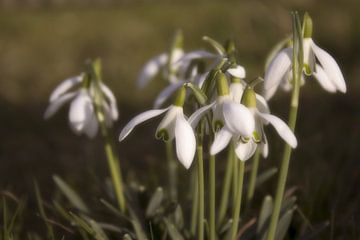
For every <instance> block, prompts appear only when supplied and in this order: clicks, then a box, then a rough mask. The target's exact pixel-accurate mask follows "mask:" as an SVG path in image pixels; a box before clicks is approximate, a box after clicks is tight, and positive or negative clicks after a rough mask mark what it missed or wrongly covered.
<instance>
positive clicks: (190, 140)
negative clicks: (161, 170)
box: [119, 87, 196, 169]
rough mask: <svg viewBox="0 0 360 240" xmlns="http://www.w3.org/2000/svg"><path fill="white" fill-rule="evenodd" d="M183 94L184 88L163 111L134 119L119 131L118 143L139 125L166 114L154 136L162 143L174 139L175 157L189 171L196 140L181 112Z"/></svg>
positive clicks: (147, 112) (150, 112)
mask: <svg viewBox="0 0 360 240" xmlns="http://www.w3.org/2000/svg"><path fill="white" fill-rule="evenodd" d="M185 94H186V90H185V87H182V88H181V89H180V90H179V92H178V96H177V98H176V101H175V103H174V104H173V105H171V106H169V107H167V108H165V109H153V110H149V111H145V112H143V113H141V114H139V115H137V116H136V117H134V118H133V119H132V120H131V121H130V122H129V123H128V124H127V125H126V126H125V127H124V128H123V130H122V131H121V133H120V136H119V141H123V140H124V139H125V138H126V137H127V136H128V135H129V134H130V132H131V131H132V130H133V129H134V128H135V127H136V126H137V125H139V124H140V123H142V122H144V121H146V120H149V119H151V118H154V117H157V116H159V115H161V114H163V113H166V114H165V117H164V118H163V119H162V121H161V122H160V124H159V126H158V127H157V130H156V134H155V136H156V138H158V139H162V140H164V141H172V140H173V139H175V142H176V154H177V157H178V159H179V161H180V162H181V163H182V164H183V165H184V167H185V168H186V169H189V168H190V166H191V163H192V161H193V159H194V156H195V151H196V140H195V134H194V131H193V129H192V128H191V125H190V124H189V122H188V121H187V120H186V116H185V115H184V112H183V104H184V100H185Z"/></svg>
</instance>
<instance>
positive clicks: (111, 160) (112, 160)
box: [97, 114, 125, 212]
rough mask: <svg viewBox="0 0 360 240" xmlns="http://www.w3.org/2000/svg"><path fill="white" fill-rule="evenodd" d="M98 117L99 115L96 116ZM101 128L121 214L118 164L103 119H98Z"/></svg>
mask: <svg viewBox="0 0 360 240" xmlns="http://www.w3.org/2000/svg"><path fill="white" fill-rule="evenodd" d="M97 115H99V114H97ZM98 119H99V124H100V128H101V134H102V136H103V138H104V149H105V154H106V158H107V160H108V165H109V170H110V173H111V179H112V182H113V186H114V190H115V195H116V199H117V202H118V205H119V208H120V210H121V212H124V211H125V197H124V189H123V181H122V176H121V169H120V162H119V159H118V157H117V156H116V154H115V152H114V147H113V144H112V141H111V137H110V136H109V133H108V131H107V127H106V123H105V121H104V119H103V118H101V117H98Z"/></svg>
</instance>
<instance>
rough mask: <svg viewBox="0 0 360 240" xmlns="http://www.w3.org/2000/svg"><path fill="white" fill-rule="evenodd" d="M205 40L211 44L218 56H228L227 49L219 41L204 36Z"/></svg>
mask: <svg viewBox="0 0 360 240" xmlns="http://www.w3.org/2000/svg"><path fill="white" fill-rule="evenodd" d="M203 40H204V41H205V42H207V43H209V44H210V45H211V46H212V47H213V48H214V49H215V51H216V52H217V53H218V54H220V55H225V54H226V51H225V48H224V47H223V46H222V45H221V44H220V43H219V42H218V41H216V40H214V39H212V38H210V37H208V36H204V37H203Z"/></svg>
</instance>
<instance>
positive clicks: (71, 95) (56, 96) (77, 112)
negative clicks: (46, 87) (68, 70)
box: [44, 74, 119, 138]
mask: <svg viewBox="0 0 360 240" xmlns="http://www.w3.org/2000/svg"><path fill="white" fill-rule="evenodd" d="M85 81H87V82H85ZM88 81H89V80H88V79H87V78H86V77H85V75H84V74H81V75H79V76H75V77H72V78H68V79H66V80H64V81H63V82H62V83H60V84H59V85H58V86H57V87H56V88H55V89H54V91H53V92H52V94H51V95H50V100H49V106H48V107H47V109H46V111H45V114H44V118H45V119H48V118H50V117H52V116H53V115H54V114H55V113H56V112H57V111H58V110H59V109H60V108H61V107H62V106H64V105H65V103H67V102H70V101H71V103H70V109H69V124H70V127H71V129H72V130H73V131H74V132H75V133H76V134H79V135H80V134H83V133H84V134H85V135H86V136H88V137H89V138H94V137H95V136H96V134H97V132H98V120H97V117H96V113H95V108H94V94H95V92H94V91H96V88H95V86H94V83H93V82H92V81H91V82H88ZM86 85H88V86H86ZM99 86H100V91H101V94H103V98H102V99H103V102H102V106H103V108H104V112H105V120H106V122H107V123H108V124H112V122H113V121H115V120H117V119H118V116H119V113H118V109H117V103H116V99H115V96H114V94H113V93H112V91H111V90H110V89H109V88H108V87H107V86H106V85H105V84H104V83H102V82H100V83H99Z"/></svg>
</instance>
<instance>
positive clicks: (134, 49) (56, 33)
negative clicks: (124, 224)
mask: <svg viewBox="0 0 360 240" xmlns="http://www.w3.org/2000/svg"><path fill="white" fill-rule="evenodd" d="M291 10H299V11H300V12H304V11H308V12H309V13H310V15H311V16H312V18H313V21H314V39H315V41H316V42H317V43H318V44H319V45H320V46H322V47H323V48H324V49H326V50H328V51H329V52H330V53H331V54H332V55H333V56H335V58H336V59H337V60H338V62H339V64H340V66H341V68H342V70H343V73H344V76H345V79H346V82H347V87H348V93H347V94H346V95H343V94H329V93H327V92H324V91H323V90H322V89H321V88H320V87H319V86H318V84H317V83H315V82H314V81H308V82H307V84H306V85H305V87H303V88H302V94H301V95H302V96H301V107H300V114H299V121H298V127H297V133H296V135H297V137H298V138H299V142H300V145H299V147H298V148H297V149H296V151H295V154H294V155H293V159H292V162H291V169H290V176H289V177H290V181H289V184H288V186H289V187H290V186H298V187H299V190H298V192H297V195H298V197H299V206H300V208H301V209H302V210H303V212H304V213H305V214H306V216H307V217H308V218H309V220H310V221H311V222H312V223H318V222H323V221H326V220H328V221H329V223H330V225H329V227H328V228H326V230H325V233H324V234H323V235H322V236H323V239H359V238H360V229H359V226H360V207H359V205H360V192H359V185H360V162H359V160H360V159H358V158H359V157H358V152H357V150H358V147H359V140H360V139H359V137H360V127H359V123H360V98H359V94H360V81H359V79H360V70H359V69H360V68H359V66H360V58H359V55H360V27H359V23H360V21H359V20H360V2H358V1H355V0H354V1H351V0H348V1H329V0H322V1H310V0H306V1H301V0H291V1H285V0H284V1H180V0H175V1H131V0H127V1H112V0H103V1H86V0H76V1H65V0H53V1H45V0H43V1H41V0H28V1H25V0H23V1H20V0H18V1H14V0H3V1H0V135H1V137H0V163H1V167H0V177H1V178H0V179H1V181H0V187H1V189H6V190H11V191H13V192H14V193H16V194H17V195H19V196H26V195H27V194H29V193H30V192H31V191H32V179H33V178H34V177H36V178H37V179H38V181H39V182H40V184H41V185H42V188H43V191H44V192H45V193H47V194H49V195H51V192H52V186H53V183H52V180H51V175H52V174H54V173H57V174H60V175H62V176H64V177H65V178H67V179H71V180H70V181H71V182H72V183H73V184H74V185H75V186H78V187H79V188H80V187H81V186H85V185H86V184H88V183H89V182H91V183H93V182H94V181H95V182H96V181H102V180H103V177H104V176H106V175H107V169H106V165H105V163H104V160H105V159H104V156H103V154H102V148H101V145H99V143H100V140H95V141H90V140H88V139H86V138H83V137H77V136H74V134H73V133H72V132H71V131H70V129H69V128H68V124H67V120H66V118H67V107H65V108H64V109H63V110H62V111H61V112H60V113H59V114H57V115H56V116H55V117H53V118H52V119H51V120H50V121H44V120H43V118H42V115H43V113H44V110H45V108H46V106H47V99H48V96H49V94H50V92H51V91H52V89H53V88H54V87H55V86H56V85H57V84H58V83H59V82H60V81H62V80H63V79H65V78H67V77H69V76H73V75H75V74H78V73H79V72H81V71H82V69H83V66H84V60H85V59H87V58H95V57H101V58H102V61H103V65H104V67H103V68H104V71H103V72H104V79H105V82H106V83H108V85H109V86H110V87H111V88H112V89H113V91H114V92H115V94H116V96H117V98H118V103H119V109H120V114H121V115H120V120H119V123H118V124H117V125H116V126H115V128H114V136H115V137H117V135H118V133H119V131H120V128H121V127H122V126H123V125H124V124H125V123H126V122H127V121H128V120H129V119H130V118H131V117H132V116H134V115H135V114H136V113H139V112H141V111H143V110H145V109H148V108H150V107H151V106H152V101H153V99H154V97H155V96H156V94H157V93H158V92H159V90H160V88H161V87H163V86H165V83H164V82H161V81H154V82H152V83H151V84H150V85H149V86H148V87H147V88H146V89H145V90H143V91H140V90H137V89H136V85H135V80H136V77H137V74H138V72H139V70H140V69H141V67H142V64H144V63H145V62H146V61H147V60H148V59H149V58H150V57H152V56H154V55H155V54H158V53H160V52H162V51H165V50H166V49H167V48H168V47H169V43H170V41H171V38H172V35H173V33H174V31H175V30H176V29H179V28H180V29H182V30H183V32H184V35H185V48H186V49H187V50H192V49H197V48H199V47H202V48H203V47H204V46H206V45H205V44H204V43H203V42H202V41H201V37H202V36H203V35H208V36H211V37H213V38H215V39H217V40H219V41H225V40H226V39H227V38H228V37H234V38H235V39H236V43H237V46H238V49H239V54H240V57H241V59H242V63H243V65H244V66H245V67H246V68H247V76H248V77H249V78H252V77H256V76H258V75H262V74H263V65H264V61H265V57H266V54H267V53H268V52H269V50H270V49H271V47H272V46H273V45H274V44H276V42H277V41H279V40H281V39H282V38H283V37H285V36H286V35H287V34H288V33H290V31H291V21H290V20H291V19H290V11H291ZM288 100H289V96H288V95H287V94H285V93H282V94H279V95H278V96H276V97H275V98H274V99H273V100H272V101H271V103H270V105H271V108H272V111H273V112H274V113H276V114H278V115H280V116H281V117H282V118H283V119H286V116H287V109H288V104H289V102H288ZM155 126H156V121H152V122H151V123H149V124H146V125H145V126H144V127H139V129H137V131H136V132H135V133H134V134H133V135H132V136H131V137H129V139H128V140H127V141H125V142H124V143H123V144H121V145H120V144H119V145H118V150H119V153H120V156H121V161H122V164H123V169H124V175H125V176H126V178H127V179H138V181H140V182H142V183H144V184H149V185H152V186H156V185H158V184H162V183H164V180H166V179H164V178H165V176H166V174H162V175H165V176H158V169H159V167H160V169H162V168H164V167H163V165H164V164H161V163H160V164H159V161H162V160H163V159H161V158H162V157H163V152H162V150H163V148H164V147H163V144H161V142H157V141H156V140H155V139H154V138H153V134H154V131H155ZM268 132H269V133H270V134H272V133H274V131H272V130H271V129H269V130H268ZM273 135H275V134H273ZM273 139H274V140H273V141H272V142H271V147H272V148H271V153H270V158H269V159H267V160H263V166H262V168H266V167H268V166H276V165H277V164H278V161H277V159H278V158H277V156H278V155H279V153H280V152H281V149H282V142H281V141H279V140H278V138H275V137H274V138H273ZM159 158H160V159H159ZM219 165H221V163H219ZM220 168H221V167H220ZM144 173H146V174H144ZM182 173H183V174H184V176H185V177H187V176H188V175H189V173H188V172H185V171H182ZM274 180H275V179H274ZM273 182H275V181H273ZM94 185H96V184H94ZM84 191H87V190H86V189H84ZM88 191H90V190H88ZM273 192H274V186H273V184H270V185H269V188H268V189H267V191H263V192H260V193H258V194H259V196H258V198H259V199H261V198H262V197H263V196H264V194H268V193H270V194H272V193H273ZM93 197H94V198H95V197H96V196H93Z"/></svg>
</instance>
